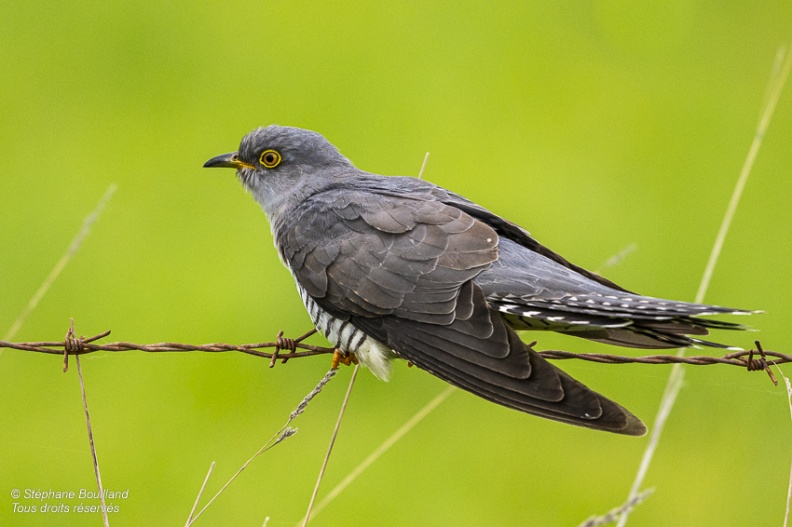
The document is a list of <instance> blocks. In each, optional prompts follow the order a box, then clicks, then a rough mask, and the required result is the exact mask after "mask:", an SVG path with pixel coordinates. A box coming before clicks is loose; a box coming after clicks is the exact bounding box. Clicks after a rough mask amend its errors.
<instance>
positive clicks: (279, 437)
mask: <svg viewBox="0 0 792 527" xmlns="http://www.w3.org/2000/svg"><path fill="white" fill-rule="evenodd" d="M356 371H357V370H356ZM336 373H338V370H330V371H328V372H327V373H326V374H325V375H324V377H322V379H321V380H320V381H319V383H318V384H317V385H316V387H315V388H314V389H313V390H311V391H310V393H309V394H308V395H306V396H305V397H304V398H303V400H302V401H300V404H299V405H297V408H296V409H295V410H294V411H293V412H292V413H291V414H289V419H288V420H287V421H286V423H285V424H284V425H283V426H282V427H280V428H279V429H278V431H277V432H275V434H273V436H272V437H271V438H269V439H268V440H267V442H266V443H264V445H263V446H262V447H261V448H259V449H258V450H257V451H256V453H255V454H253V455H252V456H250V458H249V459H248V460H247V461H245V463H243V464H242V466H241V467H239V470H237V471H236V472H235V473H234V475H233V476H231V477H230V478H229V480H228V481H226V482H225V484H224V485H223V486H222V487H221V488H220V490H218V491H217V493H215V495H214V496H212V498H211V499H210V500H209V502H208V503H207V504H206V505H204V506H203V508H202V509H201V510H200V511H198V513H197V514H195V515H193V513H192V511H191V512H190V516H189V517H188V518H187V523H186V524H185V527H189V526H190V525H192V524H193V523H194V522H195V520H197V519H198V518H199V517H200V516H201V514H203V513H204V511H205V510H206V509H207V508H209V506H210V505H211V504H212V503H214V501H215V500H216V499H217V498H218V497H219V496H220V494H222V493H223V492H224V491H225V490H226V489H227V488H228V486H229V485H231V483H232V482H233V481H234V480H235V479H236V478H237V477H238V476H239V475H240V474H241V473H242V471H243V470H245V469H246V468H247V467H248V465H250V463H252V462H253V460H254V459H256V458H257V457H258V456H260V455H261V454H263V453H264V452H266V451H267V450H269V449H271V448H272V447H274V446H275V445H277V444H279V443H281V442H282V441H283V440H284V439H288V438H289V437H291V436H293V435H294V434H296V433H297V429H296V428H290V427H289V425H290V424H291V422H292V421H293V420H294V419H295V418H296V417H297V416H299V415H300V414H302V413H303V412H304V411H305V408H306V407H307V406H308V403H310V402H311V401H312V400H313V399H314V397H316V395H317V394H319V392H321V391H322V389H323V388H324V387H325V385H326V384H327V383H328V382H330V379H332V378H333V377H335V375H336ZM212 466H214V462H212ZM209 472H210V473H211V468H210V469H209ZM206 477H207V479H208V478H209V474H207V475H206ZM205 486H206V481H204V485H203V486H202V487H201V490H200V491H199V493H198V497H197V498H196V504H197V503H198V500H199V499H200V497H201V494H202V493H203V489H204V487H205ZM195 508H196V507H195V505H193V511H195Z"/></svg>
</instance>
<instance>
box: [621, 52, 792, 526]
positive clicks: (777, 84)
mask: <svg viewBox="0 0 792 527" xmlns="http://www.w3.org/2000/svg"><path fill="white" fill-rule="evenodd" d="M787 51H788V50H787V49H784V48H781V49H780V50H779V51H778V54H777V55H776V64H775V67H774V68H773V74H772V76H771V78H770V83H769V88H768V92H767V93H768V95H767V98H766V104H765V106H764V108H763V111H762V113H761V117H760V119H759V123H758V125H757V127H756V133H755V134H754V138H753V141H752V142H751V147H750V148H749V150H748V155H747V156H746V158H745V162H744V163H743V167H742V170H741V171H740V176H739V178H737V183H736V184H735V186H734V190H733V191H732V196H731V199H730V200H729V205H728V207H727V208H726V213H725V215H724V217H723V220H722V222H721V226H720V229H719V230H718V235H717V236H716V238H715V243H714V245H713V247H712V252H711V253H710V257H709V260H708V261H707V266H706V268H705V269H704V275H703V277H702V279H701V283H700V284H699V289H698V291H697V293H696V298H695V302H696V303H702V302H703V301H704V297H705V296H706V294H707V290H708V288H709V284H710V281H711V279H712V275H713V273H714V271H715V266H716V265H717V263H718V258H719V257H720V254H721V250H722V249H723V244H724V242H725V240H726V236H727V234H728V233H729V229H730V228H731V224H732V220H733V219H734V215H735V213H736V212H737V207H738V206H739V204H740V199H741V198H742V194H743V190H744V189H745V185H746V183H747V181H748V176H749V175H750V173H751V170H752V169H753V165H754V161H755V160H756V156H757V154H758V152H759V148H760V147H761V146H762V140H763V139H764V136H765V133H766V132H767V128H768V126H769V125H770V120H771V118H772V116H773V113H774V111H775V108H776V104H777V103H778V99H779V98H780V96H781V91H782V90H783V88H784V84H785V83H786V80H787V77H788V76H789V70H790V68H792V53H788V52H787ZM779 65H780V66H779ZM684 353H685V352H684V349H680V350H679V352H678V353H677V355H678V356H680V357H681V356H683V355H684ZM681 380H682V365H681V364H675V365H674V366H673V368H672V369H671V374H670V375H669V378H668V383H667V384H666V390H665V393H664V394H663V398H662V400H661V401H660V409H659V410H658V413H657V417H656V418H655V424H654V427H653V430H652V434H651V438H650V441H649V443H648V444H647V446H646V450H644V454H643V458H642V459H641V464H640V465H639V468H638V472H637V474H636V476H635V480H634V481H633V484H632V487H631V488H630V494H629V498H628V501H629V500H630V499H632V498H634V497H635V496H636V495H637V494H638V492H639V489H640V488H641V486H642V485H643V481H644V478H645V476H646V473H647V471H648V470H649V465H650V464H651V462H652V459H653V458H654V453H655V451H656V449H657V445H658V444H659V442H660V436H661V435H662V433H663V429H664V428H665V423H666V421H667V419H668V416H669V415H670V414H671V411H672V409H673V406H674V402H675V400H676V396H677V394H678V393H679V390H680V388H681V387H682V382H681ZM628 517H629V511H626V512H625V513H624V514H622V515H621V516H620V517H619V523H618V524H617V527H624V526H625V525H626V524H627V519H628Z"/></svg>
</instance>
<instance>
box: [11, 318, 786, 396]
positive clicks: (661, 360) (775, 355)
mask: <svg viewBox="0 0 792 527" xmlns="http://www.w3.org/2000/svg"><path fill="white" fill-rule="evenodd" d="M314 333H316V330H315V329H312V330H311V331H309V332H307V333H305V334H304V335H302V336H301V337H299V338H296V339H290V338H286V337H284V336H283V331H281V332H279V333H278V335H277V336H276V337H275V340H274V341H272V342H258V343H254V344H224V343H211V344H183V343H178V342H159V343H156V344H133V343H131V342H110V343H107V344H97V343H95V342H96V341H97V340H100V339H103V338H105V337H107V336H108V335H109V334H110V331H109V330H108V331H104V332H102V333H99V334H97V335H94V336H92V337H82V336H81V337H76V336H75V333H74V321H72V322H71V325H70V327H69V330H68V331H67V333H66V337H65V339H64V340H62V341H45V342H5V341H2V340H0V349H2V348H9V349H16V350H22V351H32V352H36V353H49V354H51V355H62V356H63V371H66V370H67V369H68V360H69V355H85V354H88V353H94V352H97V351H110V352H118V351H144V352H149V353H159V352H184V351H203V352H209V353H221V352H229V351H237V352H241V353H247V354H249V355H255V356H257V357H263V358H267V359H270V363H269V366H270V368H271V367H273V366H275V363H276V362H277V361H278V360H279V359H280V361H281V363H285V362H286V361H287V360H289V359H297V358H301V357H312V356H314V355H326V354H333V353H334V352H335V349H334V348H328V347H323V346H314V345H312V344H305V343H303V340H305V339H307V338H308V337H310V336H311V335H313V334H314ZM754 342H755V344H756V350H753V349H751V350H741V351H735V352H732V353H728V354H726V355H724V356H722V357H710V356H703V355H701V356H690V357H680V356H678V355H648V356H643V357H625V356H620V355H609V354H604V353H572V352H568V351H559V350H545V351H539V352H538V353H539V354H540V355H541V356H543V357H544V358H546V359H549V360H568V359H577V360H585V361H590V362H598V363H602V364H676V363H682V364H691V365H694V366H709V365H712V364H728V365H731V366H740V367H742V368H746V369H747V370H748V371H759V370H764V371H766V372H767V374H768V375H769V376H770V379H771V380H772V381H773V383H774V384H778V382H777V381H776V378H775V376H774V375H773V372H772V371H771V370H770V365H778V364H785V363H788V362H792V355H787V354H784V353H779V352H776V351H770V350H765V349H763V348H762V345H761V343H760V342H759V341H758V340H757V341H754ZM535 344H536V343H535V342H534V343H532V344H530V345H531V346H533V345H535ZM264 349H273V352H271V353H270V352H266V351H261V350H264ZM284 350H285V351H287V353H283V351H284ZM298 350H302V351H298ZM757 354H758V357H755V355H757Z"/></svg>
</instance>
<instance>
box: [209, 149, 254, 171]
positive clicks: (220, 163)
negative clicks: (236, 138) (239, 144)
mask: <svg viewBox="0 0 792 527" xmlns="http://www.w3.org/2000/svg"><path fill="white" fill-rule="evenodd" d="M216 167H222V168H237V169H239V168H253V167H252V166H250V165H248V164H247V163H245V162H244V161H241V160H240V159H239V157H238V156H237V153H236V152H231V153H229V154H222V155H219V156H215V157H213V158H212V159H210V160H209V161H207V162H206V163H204V168H216Z"/></svg>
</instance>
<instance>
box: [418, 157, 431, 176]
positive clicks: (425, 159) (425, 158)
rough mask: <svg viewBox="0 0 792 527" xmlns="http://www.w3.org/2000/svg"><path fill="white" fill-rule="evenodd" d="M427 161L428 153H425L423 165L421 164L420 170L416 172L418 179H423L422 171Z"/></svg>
mask: <svg viewBox="0 0 792 527" xmlns="http://www.w3.org/2000/svg"><path fill="white" fill-rule="evenodd" d="M428 161H429V152H427V153H426V155H425V156H424V160H423V163H421V170H419V171H418V179H423V175H424V170H425V169H426V163H427V162H428Z"/></svg>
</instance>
